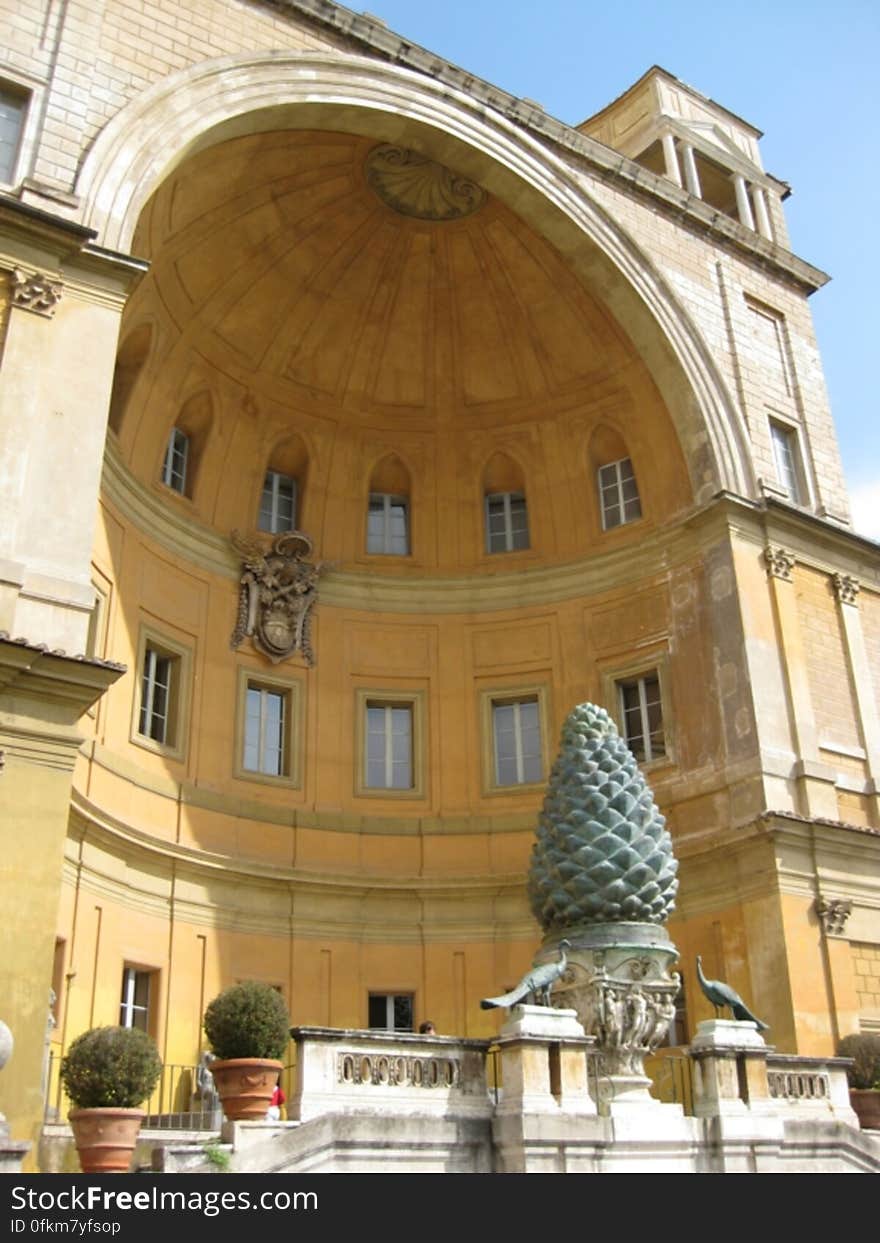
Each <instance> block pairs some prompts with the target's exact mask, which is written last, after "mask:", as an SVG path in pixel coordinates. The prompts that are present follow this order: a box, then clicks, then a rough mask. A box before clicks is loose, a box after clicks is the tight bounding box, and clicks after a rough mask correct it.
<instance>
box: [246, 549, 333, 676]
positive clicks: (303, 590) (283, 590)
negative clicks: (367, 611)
mask: <svg viewBox="0 0 880 1243" xmlns="http://www.w3.org/2000/svg"><path fill="white" fill-rule="evenodd" d="M230 538H231V540H232V545H233V547H234V548H235V550H236V552H238V553H239V554H240V556H241V558H242V573H241V579H240V580H239V581H240V588H239V595H238V618H237V620H236V623H235V629H234V630H233V632H232V637H231V639H230V641H229V646H230V647H231V648H232V649H233V650H234V649H235V648H237V647H238V646H239V644H240V643H241V641H242V639H244V638H245V636H248V635H249V636H250V638H251V639H252V641H253V644H254V647H255V648H256V649H257V651H259V652H262V653H263V655H264V656H268V657H269V659H270V660H271V661H272V663H273V664H276V665H277V664H278V663H279V661H282V660H286V659H287V657H288V656H291V655H293V653H294V652H299V653H300V655H301V656H302V658H303V660H304V661H305V662H306V664H307V665H309V666H312V665H314V663H315V654H314V652H313V651H312V643H311V613H312V609H313V608H314V605H315V601H316V600H317V597H318V579H319V577H320V575H321V574H322V573H324V571H325V570H326V569H327V568H328V567H327V566H326V564H325V563H324V562H323V561H319V562H317V563H313V562H311V561H308V560H306V558H307V557H308V556H309V554H310V553H311V551H312V541H311V539H310V538H309V536H308V535H305V534H304V533H303V532H302V531H285V532H283V533H282V534H280V535H275V536H264V537H262V538H261V537H260V536H259V535H256V536H245V535H242V534H241V532H239V531H233V532H232V535H231V537H230Z"/></svg>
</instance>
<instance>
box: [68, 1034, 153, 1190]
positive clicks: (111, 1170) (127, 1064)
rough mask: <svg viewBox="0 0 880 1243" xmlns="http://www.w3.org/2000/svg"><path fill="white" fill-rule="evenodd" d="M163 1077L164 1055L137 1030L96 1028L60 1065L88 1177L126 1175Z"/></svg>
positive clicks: (70, 1115) (78, 1146)
mask: <svg viewBox="0 0 880 1243" xmlns="http://www.w3.org/2000/svg"><path fill="white" fill-rule="evenodd" d="M161 1073H162V1060H161V1058H160V1057H159V1051H158V1049H157V1048H156V1046H155V1044H154V1043H153V1041H152V1040H151V1039H150V1037H149V1036H148V1035H147V1033H146V1032H142V1031H140V1030H139V1029H138V1028H136V1027H93V1028H91V1029H90V1030H89V1031H87V1032H83V1033H82V1035H81V1036H77V1038H76V1040H74V1041H73V1043H72V1044H71V1046H70V1048H69V1049H68V1050H67V1055H66V1057H65V1058H64V1059H63V1061H62V1063H61V1082H62V1084H63V1086H64V1090H65V1092H66V1093H67V1095H68V1097H69V1098H70V1102H71V1104H72V1105H73V1109H71V1111H70V1113H69V1115H68V1118H69V1121H70V1125H71V1128H72V1130H73V1138H74V1142H75V1143H76V1149H77V1152H78V1153H79V1163H80V1165H81V1167H82V1170H83V1173H84V1174H125V1173H127V1172H128V1167H129V1166H130V1164H131V1156H132V1153H133V1152H134V1149H135V1145H136V1144H137V1137H138V1132H139V1131H140V1128H141V1123H142V1122H143V1119H144V1111H143V1110H142V1109H140V1108H138V1106H140V1105H141V1104H143V1102H144V1101H145V1100H146V1099H147V1097H149V1096H150V1094H151V1093H152V1091H153V1088H155V1086H156V1084H157V1082H158V1080H159V1075H160V1074H161Z"/></svg>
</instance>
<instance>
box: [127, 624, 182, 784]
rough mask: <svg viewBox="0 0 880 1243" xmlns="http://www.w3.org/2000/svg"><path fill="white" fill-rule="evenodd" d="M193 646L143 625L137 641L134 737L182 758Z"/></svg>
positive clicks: (153, 747) (132, 733)
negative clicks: (137, 671) (190, 646)
mask: <svg viewBox="0 0 880 1243" xmlns="http://www.w3.org/2000/svg"><path fill="white" fill-rule="evenodd" d="M191 668H192V650H191V649H190V648H188V647H185V646H184V645H183V644H182V643H178V642H177V641H176V640H174V639H170V638H168V637H167V636H166V635H165V634H159V633H158V632H156V631H154V630H153V629H152V627H148V626H146V625H144V626H143V627H142V628H141V632H140V638H139V641H138V654H137V669H138V670H139V674H138V679H137V683H136V691H135V694H134V695H133V697H132V699H133V703H132V718H131V741H132V742H134V743H136V744H137V745H138V746H140V747H146V749H147V750H149V751H157V752H160V753H161V754H162V755H164V756H173V757H174V758H175V759H180V760H182V759H183V758H184V755H185V751H186V743H187V730H188V727H189V697H188V688H189V682H190V669H191Z"/></svg>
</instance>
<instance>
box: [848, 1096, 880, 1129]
mask: <svg viewBox="0 0 880 1243" xmlns="http://www.w3.org/2000/svg"><path fill="white" fill-rule="evenodd" d="M849 1103H850V1104H851V1105H852V1107H853V1109H854V1110H855V1112H856V1113H857V1114H858V1115H859V1126H860V1127H861V1128H862V1130H863V1131H880V1089H878V1088H850V1090H849Z"/></svg>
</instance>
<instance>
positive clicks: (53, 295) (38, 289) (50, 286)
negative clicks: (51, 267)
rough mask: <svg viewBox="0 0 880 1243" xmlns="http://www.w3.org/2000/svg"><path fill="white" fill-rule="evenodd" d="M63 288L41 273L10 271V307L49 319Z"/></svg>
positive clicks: (15, 269)
mask: <svg viewBox="0 0 880 1243" xmlns="http://www.w3.org/2000/svg"><path fill="white" fill-rule="evenodd" d="M62 292H63V286H62V285H61V283H60V281H53V280H52V278H51V277H50V276H46V275H45V273H43V272H33V273H30V272H23V271H22V270H21V268H13V269H12V305H13V306H17V307H19V308H20V309H21V310H22V311H33V312H34V313H35V314H36V315H44V316H45V317H46V318H47V319H51V318H52V316H53V315H54V314H55V308H56V307H57V306H58V303H59V302H60V301H61V294H62Z"/></svg>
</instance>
